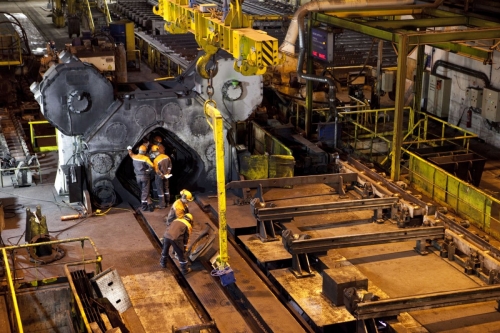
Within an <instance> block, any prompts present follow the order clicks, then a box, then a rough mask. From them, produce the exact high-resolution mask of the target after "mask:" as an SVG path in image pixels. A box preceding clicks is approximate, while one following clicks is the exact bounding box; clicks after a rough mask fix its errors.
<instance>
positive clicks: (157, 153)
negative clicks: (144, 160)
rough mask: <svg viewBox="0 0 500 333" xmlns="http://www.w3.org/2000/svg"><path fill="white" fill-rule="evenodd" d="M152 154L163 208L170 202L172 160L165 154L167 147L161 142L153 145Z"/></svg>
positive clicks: (160, 205) (159, 203) (159, 201)
mask: <svg viewBox="0 0 500 333" xmlns="http://www.w3.org/2000/svg"><path fill="white" fill-rule="evenodd" d="M151 155H152V156H153V157H154V160H153V165H154V169H155V179H154V181H155V185H156V192H157V194H158V208H160V209H163V208H166V207H167V206H168V204H169V203H170V192H169V190H168V178H170V176H171V173H170V171H171V170H172V161H170V157H168V156H167V155H166V154H165V147H164V146H163V145H162V144H160V145H159V146H158V145H152V146H151Z"/></svg>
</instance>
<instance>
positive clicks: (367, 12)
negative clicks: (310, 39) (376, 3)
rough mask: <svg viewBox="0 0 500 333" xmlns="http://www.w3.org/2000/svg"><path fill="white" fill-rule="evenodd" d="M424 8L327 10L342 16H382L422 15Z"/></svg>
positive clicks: (330, 13) (331, 13) (332, 14)
mask: <svg viewBox="0 0 500 333" xmlns="http://www.w3.org/2000/svg"><path fill="white" fill-rule="evenodd" d="M423 11H424V10H423V9H386V10H362V9H359V10H356V9H353V10H351V11H348V12H325V14H326V15H331V16H337V17H342V18H348V17H380V16H401V15H420V14H422V13H423Z"/></svg>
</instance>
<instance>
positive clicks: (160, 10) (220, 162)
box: [153, 0, 284, 286]
mask: <svg viewBox="0 0 500 333" xmlns="http://www.w3.org/2000/svg"><path fill="white" fill-rule="evenodd" d="M242 3H243V1H242V0H236V1H233V0H232V1H231V3H230V10H229V12H228V13H227V15H225V16H223V15H222V13H217V12H216V11H215V9H214V8H213V7H212V8H211V7H210V6H205V5H200V6H193V4H192V3H190V1H189V0H159V1H158V5H157V6H156V7H155V8H153V12H154V13H155V14H156V15H160V16H161V17H163V19H164V20H165V21H166V23H165V30H166V31H167V32H169V33H172V34H184V33H187V32H191V33H193V34H194V35H195V39H196V41H197V43H198V45H199V46H200V47H201V48H202V49H203V50H204V51H205V55H203V56H201V57H200V58H199V60H198V61H197V63H196V70H197V72H198V74H199V75H200V76H202V77H203V78H205V79H207V80H208V82H209V87H210V88H211V82H212V77H213V76H214V75H215V73H216V70H215V73H214V69H213V68H209V66H208V63H209V60H210V58H211V57H212V56H213V55H214V54H215V53H216V52H217V51H218V50H219V49H223V50H225V51H227V52H229V53H230V54H231V55H232V56H233V57H234V58H235V62H234V70H235V71H237V72H239V73H241V74H243V75H246V76H251V75H262V74H264V73H265V72H266V71H267V69H268V67H272V66H275V65H278V64H280V63H281V62H282V60H284V59H282V58H281V56H280V55H279V53H278V47H279V45H278V40H277V39H276V38H274V37H271V36H269V35H268V34H267V33H265V32H264V31H259V30H254V29H253V28H252V23H253V22H252V21H253V19H254V18H253V17H251V16H248V15H245V14H243V12H242V9H241V4H242ZM274 19H279V17H278V16H276V17H275V18H274ZM212 89H213V88H211V89H209V90H207V93H208V95H209V100H207V101H206V102H205V106H204V109H205V115H206V117H207V121H208V123H209V125H210V127H211V128H212V129H213V131H214V141H215V144H216V169H217V171H216V172H217V196H218V208H219V256H218V258H217V260H216V261H215V262H214V263H213V265H214V271H213V272H212V275H214V276H219V277H220V278H221V283H222V285H224V286H225V285H227V284H231V283H233V282H234V281H235V279H234V274H233V271H232V269H231V268H230V267H229V263H228V260H229V256H228V250H227V231H226V193H225V177H224V170H225V167H224V133H223V124H222V117H221V115H220V112H219V110H217V106H216V104H215V101H213V100H212V99H211V96H212V94H213V90H212Z"/></svg>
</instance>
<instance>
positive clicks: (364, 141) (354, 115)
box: [339, 107, 477, 165]
mask: <svg viewBox="0 0 500 333" xmlns="http://www.w3.org/2000/svg"><path fill="white" fill-rule="evenodd" d="M394 112H395V109H394V108H387V109H378V110H362V111H344V112H340V113H339V117H340V119H341V120H343V122H344V123H346V124H347V123H348V124H350V125H352V126H353V128H347V129H346V128H344V129H343V133H342V134H343V139H342V140H343V141H344V143H345V144H348V145H350V146H352V147H353V148H354V149H359V150H360V151H361V154H362V155H365V156H366V157H367V158H369V159H374V160H376V162H379V163H380V164H381V165H384V163H386V162H387V161H388V160H389V159H390V155H391V148H392V137H393V127H392V124H391V122H390V121H388V120H393V119H394ZM404 112H405V116H407V118H408V119H409V121H408V123H407V126H406V128H404V129H403V144H402V147H404V148H405V149H408V148H410V147H416V148H421V147H422V146H424V145H426V146H432V147H435V146H443V145H444V144H452V145H456V146H460V147H462V148H464V149H465V150H468V149H469V141H470V139H473V138H477V135H476V134H474V133H472V132H469V131H467V130H465V129H463V128H461V127H458V126H455V125H452V124H449V123H447V122H446V121H444V120H442V119H439V118H437V117H434V116H432V115H429V114H427V113H425V112H419V111H414V110H413V109H412V108H410V107H406V108H404ZM367 114H368V116H367ZM360 119H363V120H365V119H370V120H371V121H372V123H368V124H367V123H366V122H365V121H361V120H360ZM415 120H416V121H415ZM430 126H432V127H433V129H434V131H430V130H429V127H430ZM436 129H439V132H440V135H439V136H438V135H436V134H435V132H436ZM450 131H451V132H452V133H453V135H452V136H448V135H447V134H448V133H449V132H450ZM361 148H362V149H361Z"/></svg>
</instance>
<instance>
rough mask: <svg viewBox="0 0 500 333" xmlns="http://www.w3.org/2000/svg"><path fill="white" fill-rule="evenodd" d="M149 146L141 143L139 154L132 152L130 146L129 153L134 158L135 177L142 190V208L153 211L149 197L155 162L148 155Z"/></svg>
mask: <svg viewBox="0 0 500 333" xmlns="http://www.w3.org/2000/svg"><path fill="white" fill-rule="evenodd" d="M147 149H148V148H147V147H146V146H145V145H141V146H140V147H139V154H134V153H133V152H132V147H131V146H128V147H127V150H128V154H129V156H130V157H131V158H132V164H133V166H134V173H135V179H136V180H137V185H139V189H140V191H141V208H142V210H148V209H149V210H150V211H153V210H154V207H153V205H152V204H151V199H150V198H149V188H150V180H151V176H150V174H151V170H152V169H153V162H151V160H150V159H149V157H148V156H146V152H147Z"/></svg>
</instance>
